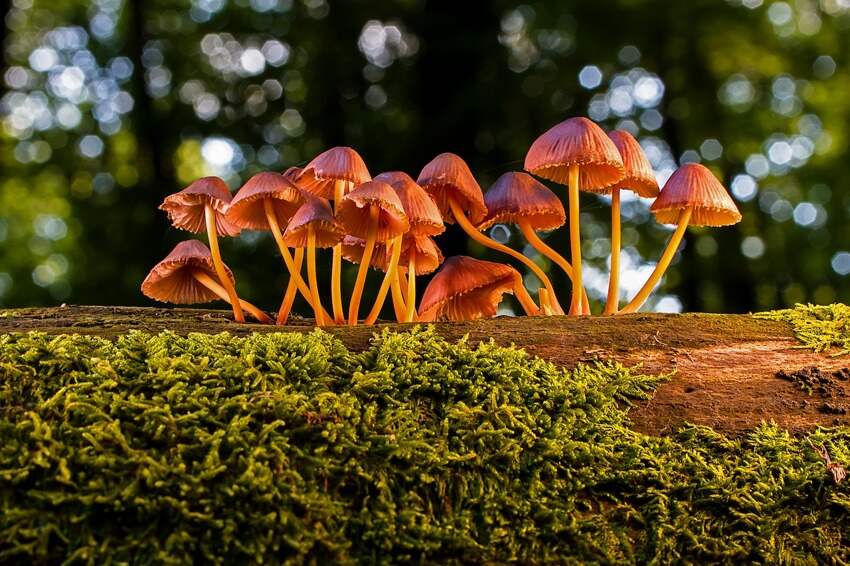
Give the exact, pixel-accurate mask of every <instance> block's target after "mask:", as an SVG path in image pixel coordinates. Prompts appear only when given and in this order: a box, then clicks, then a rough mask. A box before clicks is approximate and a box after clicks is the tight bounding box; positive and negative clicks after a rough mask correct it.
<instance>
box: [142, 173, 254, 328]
mask: <svg viewBox="0 0 850 566" xmlns="http://www.w3.org/2000/svg"><path fill="white" fill-rule="evenodd" d="M230 198H231V197H230V189H229V188H228V187H227V183H225V182H224V181H223V180H221V179H219V178H218V177H202V178H200V179H197V180H195V181H193V182H192V183H191V184H190V185H189V186H188V187H186V188H185V189H183V190H182V191H180V192H179V193H174V194H173V195H169V196H167V197H165V200H164V201H163V203H162V204H161V205H160V206H159V208H160V210H164V211H165V212H166V214H168V218H169V220H171V223H172V224H173V225H174V227H175V228H181V229H183V230H187V231H189V232H193V233H196V234H198V233H201V232H204V231H206V233H207V239H208V240H209V242H210V250H211V252H212V260H213V265H214V266H215V271H216V273H217V274H218V278H219V280H220V281H221V283H222V285H223V286H224V289H225V290H226V291H227V296H228V299H229V302H230V304H231V306H232V308H233V318H235V319H236V322H244V321H245V316H244V315H243V314H242V306H241V304H240V303H239V297H238V296H237V294H236V284H235V282H231V281H230V279H229V278H228V277H227V274H226V271H225V269H224V261H223V260H222V259H221V251H220V250H219V247H218V237H219V236H236V235H238V234H239V228H237V227H236V226H234V225H233V224H231V223H230V222H228V221H227V219H226V218H225V213H226V212H227V207H228V205H229V204H230Z"/></svg>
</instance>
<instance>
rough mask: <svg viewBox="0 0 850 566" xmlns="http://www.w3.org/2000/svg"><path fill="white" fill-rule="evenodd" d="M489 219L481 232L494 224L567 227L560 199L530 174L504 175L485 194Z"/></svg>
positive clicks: (484, 223) (551, 227)
mask: <svg viewBox="0 0 850 566" xmlns="http://www.w3.org/2000/svg"><path fill="white" fill-rule="evenodd" d="M484 202H485V204H486V205H487V211H488V214H487V218H486V219H485V220H484V222H483V223H482V224H481V225H480V226H479V227H478V228H479V229H480V230H484V229H487V228H489V227H490V226H492V225H494V224H519V221H520V219H524V220H527V221H528V223H529V224H530V225H531V227H532V228H533V229H534V230H535V231H537V230H554V229H555V228H560V227H561V226H563V225H564V223H565V222H566V221H567V220H566V213H565V212H564V205H563V204H561V200H560V199H559V198H558V196H557V195H556V194H555V193H553V192H552V191H550V190H549V189H548V188H547V187H546V186H545V185H543V183H541V182H540V181H538V180H537V179H535V178H534V177H532V176H531V175H529V174H528V173H515V172H510V173H505V174H504V175H502V176H501V177H499V178H498V179H496V182H495V183H493V186H492V187H490V188H489V189H488V190H487V193H486V194H485V195H484Z"/></svg>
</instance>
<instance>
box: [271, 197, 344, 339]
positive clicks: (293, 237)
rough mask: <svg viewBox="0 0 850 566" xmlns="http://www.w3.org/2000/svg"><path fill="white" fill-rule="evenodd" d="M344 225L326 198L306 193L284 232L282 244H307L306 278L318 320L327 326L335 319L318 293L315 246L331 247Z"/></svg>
mask: <svg viewBox="0 0 850 566" xmlns="http://www.w3.org/2000/svg"><path fill="white" fill-rule="evenodd" d="M343 234H344V231H343V228H342V225H341V224H340V223H339V222H338V221H337V219H336V218H335V217H334V213H333V211H332V210H331V205H330V203H328V201H327V200H325V199H323V198H320V197H316V196H313V195H310V194H307V195H305V199H304V204H302V205H301V207H300V208H299V209H298V211H297V212H296V213H295V215H294V216H293V217H292V219H291V220H290V221H289V226H287V227H286V231H285V232H284V233H283V244H284V245H286V246H290V247H293V248H299V249H300V248H307V278H308V279H309V281H310V296H311V298H312V300H311V304H312V306H313V312H314V313H315V317H316V324H318V325H319V326H324V325H326V324H330V323H332V322H333V320H332V319H331V318H330V315H328V314H327V313H326V312H325V310H324V308H322V300H321V298H320V296H319V285H318V277H317V276H316V248H330V247H332V246H336V245H337V244H338V243H339V242H340V241H342V237H343Z"/></svg>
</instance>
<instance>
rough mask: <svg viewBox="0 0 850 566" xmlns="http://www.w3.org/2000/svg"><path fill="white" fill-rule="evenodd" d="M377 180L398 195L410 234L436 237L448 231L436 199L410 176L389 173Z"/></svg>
mask: <svg viewBox="0 0 850 566" xmlns="http://www.w3.org/2000/svg"><path fill="white" fill-rule="evenodd" d="M375 180H376V181H383V182H384V183H386V184H388V185H389V186H391V187H392V188H394V189H395V192H396V193H398V198H399V200H401V205H402V207H403V208H404V213H405V214H407V220H408V222H409V223H410V234H415V235H417V236H436V235H437V234H442V233H443V232H445V231H446V226H445V224H443V217H442V216H441V215H440V209H439V208H437V204H436V203H435V202H434V199H432V198H431V196H430V195H429V194H428V193H426V192H425V189H423V188H422V187H420V186H419V185H417V184H416V181H414V180H413V179H412V178H411V177H410V175H408V174H407V173H404V172H402V171H387V172H386V173H381V174H380V175H378V176H377V177H375Z"/></svg>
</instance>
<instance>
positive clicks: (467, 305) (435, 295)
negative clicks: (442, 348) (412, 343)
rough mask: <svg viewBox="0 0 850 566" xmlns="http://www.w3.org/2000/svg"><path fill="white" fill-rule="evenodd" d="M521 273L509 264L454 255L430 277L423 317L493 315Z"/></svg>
mask: <svg viewBox="0 0 850 566" xmlns="http://www.w3.org/2000/svg"><path fill="white" fill-rule="evenodd" d="M518 283H520V275H519V272H518V271H517V270H516V269H514V268H513V267H511V266H509V265H505V264H503V263H493V262H491V261H482V260H480V259H473V258H471V257H467V256H454V257H450V258H449V259H447V260H446V261H445V263H444V264H443V267H442V268H440V271H438V272H437V274H436V275H435V276H434V278H433V279H431V282H430V283H429V284H428V287H427V288H426V289H425V293H424V294H423V295H422V302H421V303H420V305H419V315H420V317H421V319H422V320H425V321H429V320H443V319H447V320H475V319H478V318H485V317H492V316H495V314H496V309H497V307H498V306H499V303H500V302H501V301H502V295H504V294H505V293H513V290H514V286H515V285H517V284H518Z"/></svg>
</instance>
